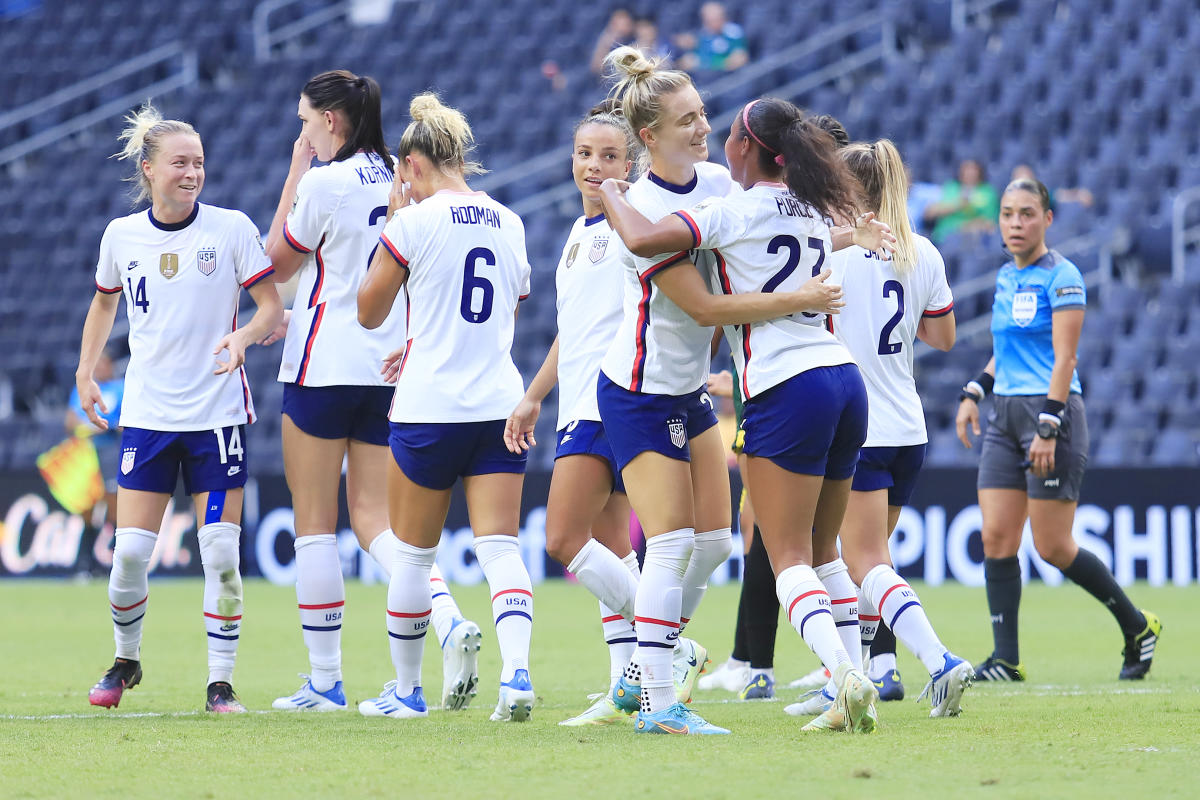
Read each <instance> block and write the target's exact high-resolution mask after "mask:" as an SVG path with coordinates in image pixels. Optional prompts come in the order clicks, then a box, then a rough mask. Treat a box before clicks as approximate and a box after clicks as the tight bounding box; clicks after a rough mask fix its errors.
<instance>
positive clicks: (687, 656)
mask: <svg viewBox="0 0 1200 800" xmlns="http://www.w3.org/2000/svg"><path fill="white" fill-rule="evenodd" d="M706 664H708V651H707V650H705V649H704V647H703V646H702V645H701V644H700V643H699V642H696V641H693V640H692V639H688V638H686V637H684V636H680V637H679V641H678V642H677V643H676V644H675V652H674V654H673V656H672V659H671V677H672V678H673V679H674V681H675V698H676V699H677V700H678V701H679V702H681V703H690V702H692V691H693V690H694V689H695V688H696V681H697V679H699V677H700V673H701V672H703V671H704V667H705V665H706ZM747 680H749V679H748V678H747ZM744 685H745V684H742V686H744ZM741 688H742V687H741V686H739V687H738V690H741Z"/></svg>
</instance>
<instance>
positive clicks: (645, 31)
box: [633, 17, 671, 68]
mask: <svg viewBox="0 0 1200 800" xmlns="http://www.w3.org/2000/svg"><path fill="white" fill-rule="evenodd" d="M633 46H634V47H636V48H637V49H638V50H641V51H642V53H643V54H645V56H646V57H647V58H661V59H662V64H663V65H664V67H666V68H670V66H671V48H670V47H669V46H668V45H667V42H666V41H665V40H664V39H663V38H662V37H661V36H659V34H658V22H657V21H656V20H655V19H654V17H638V18H637V19H636V20H635V21H634V23H633Z"/></svg>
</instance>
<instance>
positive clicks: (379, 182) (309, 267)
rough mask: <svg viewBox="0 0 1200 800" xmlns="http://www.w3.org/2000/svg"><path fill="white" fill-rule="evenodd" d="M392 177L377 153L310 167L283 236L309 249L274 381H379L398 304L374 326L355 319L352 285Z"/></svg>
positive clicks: (379, 223) (362, 273) (400, 334)
mask: <svg viewBox="0 0 1200 800" xmlns="http://www.w3.org/2000/svg"><path fill="white" fill-rule="evenodd" d="M391 185H392V175H391V173H390V172H388V170H387V167H386V166H385V165H384V163H383V159H382V158H380V157H379V156H378V155H377V154H376V153H363V152H360V153H356V154H354V155H353V156H351V157H350V158H347V159H346V160H345V161H333V162H331V163H329V164H327V165H325V166H323V167H316V168H314V169H311V170H309V171H308V172H307V173H305V174H304V177H302V178H301V179H300V185H299V186H298V187H297V190H296V204H295V206H293V207H292V211H291V213H290V214H288V218H287V223H286V224H285V225H284V228H283V235H284V237H285V238H286V239H287V243H288V244H289V245H291V247H292V249H294V250H297V251H299V252H301V253H308V254H309V256H308V258H307V259H305V262H304V266H303V267H301V269H300V273H299V274H300V280H299V284H298V286H297V289H296V300H295V302H294V303H293V304H292V317H291V321H290V322H289V323H288V330H287V338H286V339H284V342H283V360H282V362H281V364H280V366H279V380H281V381H284V382H285V383H298V384H300V385H301V386H384V385H386V384H385V382H384V380H383V376H382V375H380V373H379V367H380V364H381V363H382V361H383V357H384V356H385V355H387V354H388V353H389V352H390V351H391V350H392V349H393V348H394V347H396V346H397V345H396V343H397V342H403V341H404V304H403V302H397V303H396V305H395V307H393V309H392V312H391V314H389V315H388V318H387V320H386V321H385V322H384V323H383V324H382V325H381V326H379V327H378V328H376V329H375V330H367V329H366V328H364V327H363V326H362V325H359V324H358V287H359V286H360V285H361V284H362V281H363V278H364V277H366V274H367V266H368V265H369V263H370V260H371V257H372V255H373V253H374V251H375V247H376V245H378V244H379V234H380V232H381V231H382V230H383V225H384V223H385V222H386V221H387V205H388V191H389V190H390V189H391Z"/></svg>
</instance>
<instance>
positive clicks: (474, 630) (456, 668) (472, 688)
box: [442, 619, 483, 711]
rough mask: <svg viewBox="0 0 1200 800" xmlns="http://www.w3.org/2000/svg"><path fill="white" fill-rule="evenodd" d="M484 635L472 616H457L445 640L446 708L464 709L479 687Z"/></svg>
mask: <svg viewBox="0 0 1200 800" xmlns="http://www.w3.org/2000/svg"><path fill="white" fill-rule="evenodd" d="M482 639H483V634H482V633H480V632H479V626H478V625H476V624H475V623H474V622H471V621H470V620H469V619H456V620H454V625H452V626H451V628H450V635H448V636H447V637H446V641H445V642H443V643H442V708H444V709H446V710H447V711H461V710H463V709H464V708H466V707H467V706H468V705H470V704H471V698H472V697H474V696H475V692H476V689H477V687H478V686H479V668H478V662H479V643H480V641H481V640H482Z"/></svg>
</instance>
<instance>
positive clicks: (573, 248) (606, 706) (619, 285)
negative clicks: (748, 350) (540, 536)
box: [504, 106, 640, 726]
mask: <svg viewBox="0 0 1200 800" xmlns="http://www.w3.org/2000/svg"><path fill="white" fill-rule="evenodd" d="M573 144H574V150H573V153H572V157H571V169H572V173H573V175H574V178H575V185H576V186H578V187H579V192H580V196H581V198H582V200H583V212H584V213H583V216H582V217H580V218H579V219H578V220H576V221H575V224H574V226H573V227H572V228H571V233H570V235H569V236H568V237H567V243H566V245H565V246H564V247H563V254H562V257H561V259H560V260H559V264H558V270H557V272H556V273H555V281H556V283H557V288H558V336H557V337H556V338H555V340H554V344H552V345H551V347H550V352H549V353H548V354H547V356H546V359H545V361H544V362H543V364H542V366H541V369H539V370H538V373H537V375H536V376H534V378H533V380H532V381H531V382H530V384H529V388H528V389H527V390H526V391H525V397H524V398H523V399H522V400H521V402H520V403H519V404H518V405H517V407H516V409H514V410H513V412H512V414H511V415H510V416H509V418H508V424H507V426H506V428H505V433H504V439H505V443H506V444H507V445H508V448H509V450H511V451H512V452H514V453H522V452H525V451H526V450H528V449H529V447H530V446H531V445H533V444H535V441H534V437H533V430H534V426H535V424H536V423H537V418H538V415H539V413H540V411H541V404H542V400H543V399H544V398H545V397H546V395H547V394H549V392H550V390H551V389H552V388H554V385H555V383H556V382H557V384H558V387H559V388H558V393H559V404H558V426H557V427H558V434H559V435H558V444H557V448H556V450H555V460H554V474H553V476H552V478H551V481H550V496H549V498H548V500H547V502H546V550H547V552H548V553H550V555H551V556H552V557H553V558H554V559H555V560H557V561H559V562H560V563H561V564H563V565H564V566H566V567H567V569H568V570H569V571H570V572H572V573H574V574H575V576H576V577H577V578H578V579H579V581H580V583H582V584H583V585H584V586H586V587H587V588H588V590H589V591H591V592H592V594H594V595H596V597H597V598H598V599H599V600H600V618H601V626H602V628H603V632H604V639H605V642H606V643H607V644H608V648H609V656H610V658H609V662H610V676H609V677H610V681H609V684H610V685H609V689H610V691H611V689H612V686H613V685H615V684H616V682H617V680H618V679H619V678H620V676H621V671H622V670H623V669H624V668H625V666H626V665H627V664H628V663H629V661H630V659H631V658H632V657H633V650H634V645H635V644H636V642H637V639H636V637H635V635H634V630H633V625H632V619H633V599H634V596H635V595H636V594H637V578H638V575H639V574H640V572H639V568H638V562H637V555H636V554H635V553H634V552H633V548H632V547H630V545H629V500H628V498H627V497H626V496H625V487H624V485H623V484H622V483H621V474H620V471H619V470H618V469H617V465H616V459H615V458H614V456H613V453H612V447H611V446H610V445H609V443H608V437H607V436H606V435H605V432H604V425H603V424H602V423H601V422H600V412H599V410H598V409H597V407H596V378H597V377H598V375H599V373H600V361H601V359H603V358H604V353H605V351H606V350H607V349H608V344H609V342H611V341H612V338H613V336H614V335H615V333H616V330H617V327H618V325H619V324H620V322H621V298H622V294H623V291H624V282H623V278H622V275H621V266H620V262H619V259H620V253H621V247H620V242H619V240H617V238H616V236H615V235H614V233H613V230H612V228H610V227H609V225H608V223H607V222H606V221H605V219H604V210H603V208H602V207H601V204H600V183H601V182H602V181H604V180H605V179H606V178H619V179H625V178H627V177H628V176H629V170H630V168H631V167H632V166H633V162H632V161H631V160H630V150H631V149H632V147H633V141H632V134H631V132H630V130H629V125H628V123H626V121H625V120H624V118H623V117H621V116H620V115H618V114H614V113H612V112H611V111H609V110H607V109H606V108H605V106H599V107H597V109H593V111H592V113H590V114H589V115H588V116H587V117H584V119H583V120H581V121H580V122H579V124H578V125H576V127H575V135H574V142H573ZM627 717H628V713H626V712H624V711H622V710H621V709H618V708H617V707H616V706H615V705H614V704H613V701H612V698H611V696H610V693H609V692H605V693H604V694H603V695H602V696H600V697H599V698H597V700H596V702H595V703H593V704H592V706H591V707H590V708H588V709H587V710H586V711H584V712H583V713H582V714H580V715H578V716H576V717H572V718H571V719H568V720H565V721H564V722H561V723H559V724H561V725H567V726H576V725H587V724H599V725H603V724H607V723H610V722H617V721H621V720H624V719H626V718H627Z"/></svg>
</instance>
